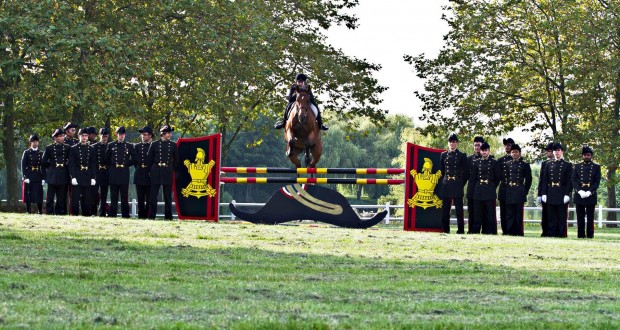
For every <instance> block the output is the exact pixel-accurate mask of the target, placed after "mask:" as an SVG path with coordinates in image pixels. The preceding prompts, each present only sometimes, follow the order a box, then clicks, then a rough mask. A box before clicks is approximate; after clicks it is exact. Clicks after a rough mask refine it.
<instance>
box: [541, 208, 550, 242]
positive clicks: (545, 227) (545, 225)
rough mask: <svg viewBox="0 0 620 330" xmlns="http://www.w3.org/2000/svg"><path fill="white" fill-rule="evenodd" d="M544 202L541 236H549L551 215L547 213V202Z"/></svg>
mask: <svg viewBox="0 0 620 330" xmlns="http://www.w3.org/2000/svg"><path fill="white" fill-rule="evenodd" d="M541 204H542V219H541V220H540V226H541V227H542V234H541V235H540V236H541V237H547V236H549V228H548V227H549V223H548V222H549V220H548V218H549V215H548V214H547V212H549V211H547V203H541Z"/></svg>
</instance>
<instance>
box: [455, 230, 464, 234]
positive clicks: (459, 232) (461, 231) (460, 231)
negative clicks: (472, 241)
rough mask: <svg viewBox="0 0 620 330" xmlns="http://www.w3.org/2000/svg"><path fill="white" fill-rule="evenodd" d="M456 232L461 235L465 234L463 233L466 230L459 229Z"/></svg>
mask: <svg viewBox="0 0 620 330" xmlns="http://www.w3.org/2000/svg"><path fill="white" fill-rule="evenodd" d="M456 233H457V234H459V235H463V234H465V231H464V230H459V231H457V232H456Z"/></svg>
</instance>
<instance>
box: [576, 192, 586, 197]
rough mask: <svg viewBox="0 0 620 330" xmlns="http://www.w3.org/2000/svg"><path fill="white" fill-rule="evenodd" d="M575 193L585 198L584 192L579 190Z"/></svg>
mask: <svg viewBox="0 0 620 330" xmlns="http://www.w3.org/2000/svg"><path fill="white" fill-rule="evenodd" d="M577 193H578V194H579V196H581V198H586V196H585V195H586V192H585V191H583V190H579V191H578V192H577Z"/></svg>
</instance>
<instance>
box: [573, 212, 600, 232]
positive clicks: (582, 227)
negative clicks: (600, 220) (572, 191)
mask: <svg viewBox="0 0 620 330" xmlns="http://www.w3.org/2000/svg"><path fill="white" fill-rule="evenodd" d="M595 206H596V205H594V204H592V205H580V204H575V210H576V212H577V237H579V238H586V237H587V238H594V208H595ZM586 216H587V218H588V221H587V223H586ZM586 224H587V225H586ZM586 235H587V236H586Z"/></svg>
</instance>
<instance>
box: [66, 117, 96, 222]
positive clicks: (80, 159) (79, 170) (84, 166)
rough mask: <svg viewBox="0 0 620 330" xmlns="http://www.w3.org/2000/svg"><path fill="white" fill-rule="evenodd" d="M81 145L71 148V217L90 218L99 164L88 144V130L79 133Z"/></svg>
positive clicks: (81, 130)
mask: <svg viewBox="0 0 620 330" xmlns="http://www.w3.org/2000/svg"><path fill="white" fill-rule="evenodd" d="M78 135H79V137H80V143H78V144H76V145H74V146H73V147H71V150H70V151H69V162H68V164H69V174H70V175H71V185H72V186H73V188H72V189H71V215H79V214H80V205H81V206H82V215H83V216H85V217H89V216H91V215H92V213H91V212H92V208H93V207H92V205H91V204H92V203H93V200H92V187H94V186H95V183H96V180H95V178H96V176H97V172H96V169H95V166H96V164H97V161H96V158H95V149H94V148H93V147H92V146H90V145H89V144H88V142H89V141H88V129H87V128H82V129H80V131H79V132H78Z"/></svg>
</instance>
